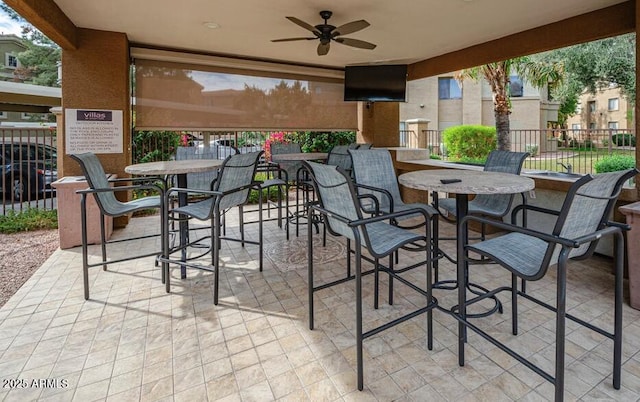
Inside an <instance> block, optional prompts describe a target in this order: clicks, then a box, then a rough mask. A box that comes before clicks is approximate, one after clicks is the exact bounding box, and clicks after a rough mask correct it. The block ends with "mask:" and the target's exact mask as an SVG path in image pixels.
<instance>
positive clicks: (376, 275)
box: [356, 258, 380, 310]
mask: <svg viewBox="0 0 640 402" xmlns="http://www.w3.org/2000/svg"><path fill="white" fill-rule="evenodd" d="M373 264H374V266H373V278H374V279H373V289H374V291H373V308H374V309H376V310H377V309H378V288H379V286H380V270H379V268H378V267H379V266H380V260H379V259H377V258H376V259H374V262H373ZM357 267H358V263H357V262H356V269H357Z"/></svg>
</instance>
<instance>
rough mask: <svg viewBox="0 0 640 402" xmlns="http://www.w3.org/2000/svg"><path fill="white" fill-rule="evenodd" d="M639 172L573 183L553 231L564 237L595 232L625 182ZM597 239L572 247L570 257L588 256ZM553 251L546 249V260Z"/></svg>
mask: <svg viewBox="0 0 640 402" xmlns="http://www.w3.org/2000/svg"><path fill="white" fill-rule="evenodd" d="M637 173H638V171H637V170H636V169H630V170H624V171H619V172H611V173H601V174H597V175H594V176H591V175H587V176H584V177H582V178H581V179H579V180H577V181H576V182H574V183H573V185H572V186H571V187H570V188H569V191H568V193H567V196H566V198H565V200H564V203H563V205H562V209H561V210H560V215H559V216H558V219H557V221H556V224H555V227H554V228H553V234H554V235H558V236H560V237H563V238H567V239H576V238H578V237H581V236H584V235H588V234H591V233H594V232H595V231H597V230H599V229H602V228H603V227H604V225H605V223H606V222H607V220H608V219H609V217H610V215H611V212H612V211H613V208H614V206H615V203H616V200H617V199H618V196H619V195H620V192H621V190H622V186H623V185H624V183H625V181H627V180H628V179H630V178H631V177H633V176H635V175H636V174H637ZM596 244H597V241H594V242H591V243H588V244H584V245H582V246H581V247H579V248H576V249H572V250H571V252H570V254H569V256H570V257H571V258H576V257H583V256H588V255H590V254H591V253H592V252H593V250H594V249H595V246H596ZM554 251H556V252H557V250H553V248H551V250H547V256H545V257H548V258H549V260H550V261H551V260H552V257H553V253H554Z"/></svg>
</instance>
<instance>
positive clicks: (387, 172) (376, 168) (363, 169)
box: [349, 148, 402, 210]
mask: <svg viewBox="0 0 640 402" xmlns="http://www.w3.org/2000/svg"><path fill="white" fill-rule="evenodd" d="M349 153H350V154H351V160H352V161H353V176H354V179H355V181H356V183H358V184H363V185H366V186H372V187H378V188H381V189H384V190H387V191H388V192H389V193H390V194H391V197H392V198H393V203H394V205H402V197H401V196H400V187H399V186H398V178H397V177H396V170H395V168H394V167H393V161H392V160H391V154H390V153H389V151H388V150H386V149H365V150H361V149H360V148H358V149H350V150H349ZM359 191H360V193H362V194H375V193H372V192H370V191H366V190H364V189H360V190H359ZM376 198H378V199H379V201H380V208H381V209H383V210H384V209H386V208H388V207H389V205H388V204H389V202H388V200H387V197H380V196H379V194H377V197H376Z"/></svg>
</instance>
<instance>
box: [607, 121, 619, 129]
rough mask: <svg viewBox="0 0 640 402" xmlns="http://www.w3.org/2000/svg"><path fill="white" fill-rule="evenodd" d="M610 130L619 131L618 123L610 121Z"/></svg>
mask: <svg viewBox="0 0 640 402" xmlns="http://www.w3.org/2000/svg"><path fill="white" fill-rule="evenodd" d="M608 127H609V129H611V130H617V129H618V122H617V121H610V122H609V124H608Z"/></svg>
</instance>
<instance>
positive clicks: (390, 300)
mask: <svg viewBox="0 0 640 402" xmlns="http://www.w3.org/2000/svg"><path fill="white" fill-rule="evenodd" d="M393 254H395V256H396V257H395V258H396V262H397V258H398V251H397V250H396V252H395V253H393ZM393 254H392V255H390V256H389V305H390V306H392V305H393V275H391V273H392V272H393V269H394V265H393V260H394V257H393Z"/></svg>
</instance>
